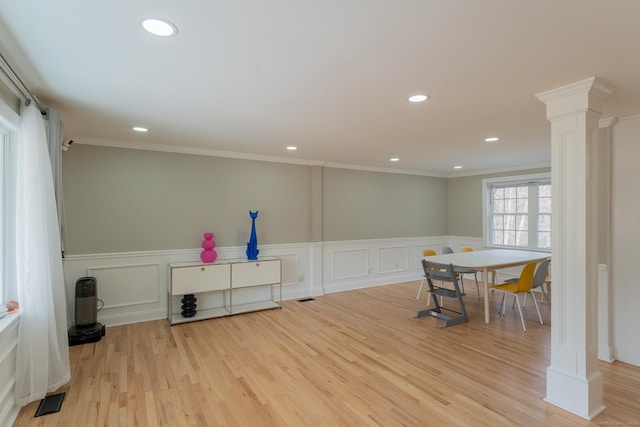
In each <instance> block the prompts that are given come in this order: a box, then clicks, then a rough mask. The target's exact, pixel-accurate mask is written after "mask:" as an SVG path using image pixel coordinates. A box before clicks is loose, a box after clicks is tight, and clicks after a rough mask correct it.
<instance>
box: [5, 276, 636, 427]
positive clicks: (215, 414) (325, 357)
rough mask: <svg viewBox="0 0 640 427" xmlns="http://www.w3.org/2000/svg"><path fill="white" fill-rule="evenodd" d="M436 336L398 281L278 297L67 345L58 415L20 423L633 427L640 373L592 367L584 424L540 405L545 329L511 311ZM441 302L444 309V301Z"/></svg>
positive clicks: (475, 312) (469, 302)
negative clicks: (276, 302) (593, 400)
mask: <svg viewBox="0 0 640 427" xmlns="http://www.w3.org/2000/svg"><path fill="white" fill-rule="evenodd" d="M467 287H468V289H467V293H468V296H467V297H465V299H466V307H467V310H468V312H469V316H470V321H469V322H468V323H464V324H461V325H456V326H451V327H449V328H447V329H442V328H441V327H440V326H441V324H442V321H441V320H438V319H436V318H433V317H426V318H420V319H416V318H414V316H415V313H416V312H417V311H418V310H421V309H423V308H426V297H424V298H422V299H421V300H420V301H416V300H415V295H416V291H417V289H418V283H416V282H407V283H399V284H394V285H389V286H380V287H375V288H368V289H362V290H356V291H349V292H342V293H336V294H329V295H325V296H322V297H317V298H316V299H315V300H314V301H309V302H299V301H286V302H285V304H284V308H283V309H281V310H279V309H277V310H269V311H263V312H256V313H248V314H242V315H237V316H232V317H227V318H220V319H211V320H205V321H200V322H194V323H187V324H182V325H176V326H173V327H172V326H169V325H168V323H167V321H166V320H160V321H154V322H146V323H138V324H133V325H126V326H118V327H111V328H108V329H107V333H106V336H105V337H103V339H102V340H101V341H100V342H98V343H94V344H85V345H81V346H75V347H71V349H70V351H71V369H72V379H71V382H70V383H69V384H68V385H67V386H65V387H63V388H62V389H61V390H59V391H65V392H66V398H65V401H64V404H63V405H62V410H61V411H60V412H58V413H56V414H51V415H46V416H43V417H38V418H34V414H35V411H36V409H37V406H38V402H34V403H32V404H30V405H28V406H26V407H25V408H23V409H22V411H21V413H20V415H19V417H18V419H17V421H16V423H15V425H16V426H65V427H70V426H72V427H73V426H82V427H85V426H103V425H104V426H243V427H244V426H248V427H254V426H349V427H352V426H385V427H386V426H447V427H448V426H492V427H495V426H516V425H518V426H589V425H638V424H639V423H640V368H637V367H634V366H631V365H627V364H624V363H620V362H616V363H613V364H608V363H604V362H599V369H600V371H601V372H602V373H603V375H604V403H605V405H606V406H607V409H606V411H605V412H604V413H603V414H601V415H599V416H598V417H597V418H596V419H595V420H593V421H592V422H589V421H587V420H584V419H582V418H580V417H578V416H576V415H573V414H571V413H568V412H566V411H563V410H561V409H559V408H557V407H555V406H553V405H550V404H548V403H546V402H545V401H544V400H543V399H544V397H545V390H546V369H547V367H548V365H549V359H550V348H549V342H550V327H549V321H550V306H549V304H542V305H541V310H542V313H543V320H544V321H545V324H544V325H543V326H541V325H540V324H539V323H538V322H537V316H536V314H535V310H533V305H531V301H529V302H528V303H527V309H526V318H527V332H526V333H524V332H523V331H522V328H521V325H520V319H519V317H518V313H517V310H512V308H511V304H509V305H508V309H507V313H506V316H505V317H500V316H498V315H497V311H498V305H499V296H498V295H493V296H492V301H491V306H492V322H491V323H490V324H488V325H487V324H485V323H484V322H483V311H482V310H483V308H482V303H481V301H480V300H478V298H477V296H476V293H475V289H474V288H473V286H472V285H471V283H469V284H467ZM445 304H446V302H445Z"/></svg>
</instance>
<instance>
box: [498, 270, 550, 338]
mask: <svg viewBox="0 0 640 427" xmlns="http://www.w3.org/2000/svg"><path fill="white" fill-rule="evenodd" d="M535 269H536V263H535V262H532V263H529V264H527V265H525V266H524V268H523V269H522V273H520V278H519V279H518V283H502V284H500V285H493V286H491V289H493V290H496V291H498V292H502V302H501V303H500V311H501V312H502V315H503V316H504V312H505V306H506V297H507V294H513V295H514V296H515V297H516V299H515V302H516V303H517V304H518V312H519V313H520V321H522V330H523V331H525V332H527V327H526V326H525V324H524V317H523V316H522V307H521V306H520V300H519V299H518V294H525V295H526V294H530V293H531V288H532V286H533V273H534V271H535ZM531 299H532V300H533V305H534V306H535V307H536V311H537V312H538V319H540V324H541V325H542V324H543V323H542V316H540V310H539V309H538V303H537V302H536V298H535V297H534V296H533V294H532V295H531Z"/></svg>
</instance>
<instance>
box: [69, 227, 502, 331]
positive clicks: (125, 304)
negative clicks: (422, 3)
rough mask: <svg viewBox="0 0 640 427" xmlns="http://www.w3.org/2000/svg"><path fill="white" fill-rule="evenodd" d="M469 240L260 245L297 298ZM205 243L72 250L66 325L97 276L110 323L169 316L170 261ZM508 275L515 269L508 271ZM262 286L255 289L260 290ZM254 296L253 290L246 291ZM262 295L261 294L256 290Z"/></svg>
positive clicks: (399, 273)
mask: <svg viewBox="0 0 640 427" xmlns="http://www.w3.org/2000/svg"><path fill="white" fill-rule="evenodd" d="M443 245H448V246H451V247H452V248H453V250H454V251H459V250H460V247H461V246H464V245H468V246H472V247H474V248H475V249H478V250H479V249H482V239H481V238H476V237H461V236H431V237H409V238H394V239H370V240H353V241H339V242H316V243H298V244H285V245H261V246H260V255H261V256H264V257H277V258H280V259H281V260H282V292H283V295H282V299H283V300H291V299H300V298H305V297H309V296H320V295H323V294H327V293H334V292H342V291H348V290H352V289H360V288H366V287H371V286H380V285H387V284H392V283H399V282H405V281H411V280H416V281H417V280H420V279H421V278H422V275H423V272H422V265H421V263H420V260H421V259H422V251H423V250H424V249H433V250H435V251H436V253H441V248H442V246H443ZM245 250H246V248H245V247H240V246H238V247H222V248H216V252H217V253H218V259H232V258H244V257H246V255H245ZM200 251H201V249H182V250H172V251H145V252H128V253H112V254H91V255H72V256H67V257H66V258H65V260H64V272H65V283H66V289H67V306H68V320H69V325H72V324H73V320H74V317H75V316H74V310H75V307H74V305H75V283H76V281H77V280H78V279H79V278H80V277H85V276H94V277H96V279H97V283H98V298H99V299H100V300H101V301H102V302H103V304H104V307H103V308H102V309H101V310H100V312H99V313H98V320H99V321H100V322H101V323H103V324H104V325H106V326H114V325H121V324H127V323H135V322H143V321H148V320H157V319H164V318H166V317H167V289H168V284H169V267H168V266H169V264H171V263H176V262H191V261H198V260H199V259H200V258H199V257H200ZM507 276H508V277H511V275H509V274H508V273H507ZM256 292H257V291H256ZM249 297H250V296H249ZM256 298H258V294H256Z"/></svg>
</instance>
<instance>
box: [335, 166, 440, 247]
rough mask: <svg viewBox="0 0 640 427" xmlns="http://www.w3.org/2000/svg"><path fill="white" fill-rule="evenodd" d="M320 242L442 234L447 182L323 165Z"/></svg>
mask: <svg viewBox="0 0 640 427" xmlns="http://www.w3.org/2000/svg"><path fill="white" fill-rule="evenodd" d="M323 189H324V192H323V205H324V210H323V220H324V221H323V229H324V240H325V241H334V240H358V239H375V238H390V237H417V236H443V235H446V234H447V209H446V206H447V180H446V178H432V177H425V176H415V175H401V174H394V173H381V172H366V171H357V170H350V169H333V168H325V169H324V181H323Z"/></svg>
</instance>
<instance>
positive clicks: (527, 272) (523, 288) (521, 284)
mask: <svg viewBox="0 0 640 427" xmlns="http://www.w3.org/2000/svg"><path fill="white" fill-rule="evenodd" d="M536 264H537V262H530V263H529V264H527V265H525V266H524V268H523V269H522V273H520V279H518V292H529V291H530V290H531V287H532V286H533V272H534V270H535V269H536Z"/></svg>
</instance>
